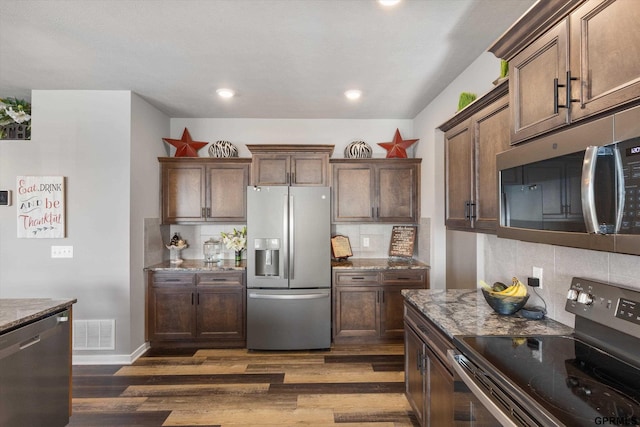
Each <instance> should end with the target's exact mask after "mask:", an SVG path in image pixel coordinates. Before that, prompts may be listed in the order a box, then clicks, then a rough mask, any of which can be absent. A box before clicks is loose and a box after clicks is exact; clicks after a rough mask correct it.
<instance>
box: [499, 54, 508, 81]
mask: <svg viewBox="0 0 640 427" xmlns="http://www.w3.org/2000/svg"><path fill="white" fill-rule="evenodd" d="M508 75H509V62H507V61H505V60H504V59H501V60H500V78H501V79H503V78H505V77H507V76H508Z"/></svg>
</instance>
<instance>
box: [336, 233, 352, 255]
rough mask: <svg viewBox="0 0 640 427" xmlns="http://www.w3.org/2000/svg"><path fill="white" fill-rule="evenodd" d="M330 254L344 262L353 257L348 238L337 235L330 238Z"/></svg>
mask: <svg viewBox="0 0 640 427" xmlns="http://www.w3.org/2000/svg"><path fill="white" fill-rule="evenodd" d="M331 254H332V255H333V257H334V258H335V259H337V260H339V261H344V260H346V259H347V258H349V257H350V256H353V252H352V251H351V242H350V241H349V237H347V236H342V235H337V236H333V237H332V238H331Z"/></svg>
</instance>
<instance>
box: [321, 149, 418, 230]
mask: <svg viewBox="0 0 640 427" xmlns="http://www.w3.org/2000/svg"><path fill="white" fill-rule="evenodd" d="M421 161H422V159H357V160H354V159H332V160H331V170H332V175H333V178H332V180H333V186H332V191H331V197H332V222H334V223H340V222H382V223H411V224H415V223H417V222H418V221H419V219H420V163H421Z"/></svg>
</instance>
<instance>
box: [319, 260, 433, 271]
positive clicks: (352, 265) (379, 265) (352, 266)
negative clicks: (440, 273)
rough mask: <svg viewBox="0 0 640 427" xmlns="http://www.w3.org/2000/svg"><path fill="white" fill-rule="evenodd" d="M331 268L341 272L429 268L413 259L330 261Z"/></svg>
mask: <svg viewBox="0 0 640 427" xmlns="http://www.w3.org/2000/svg"><path fill="white" fill-rule="evenodd" d="M331 267H332V268H333V269H334V270H335V269H341V270H396V269H397V270H406V269H419V270H424V269H429V266H428V265H427V264H425V263H423V262H420V261H418V260H415V259H409V260H403V259H396V258H349V259H348V260H346V261H335V260H334V261H331Z"/></svg>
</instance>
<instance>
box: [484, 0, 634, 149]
mask: <svg viewBox="0 0 640 427" xmlns="http://www.w3.org/2000/svg"><path fill="white" fill-rule="evenodd" d="M639 20H640V2H637V1H633V0H631V1H630V0H586V1H585V0H552V1H546V2H539V3H537V4H536V5H535V6H534V7H533V8H531V9H530V10H529V12H528V13H527V14H525V15H524V16H523V17H522V18H521V19H520V20H519V21H518V22H516V23H515V24H514V25H513V26H512V27H511V28H510V29H509V31H507V32H506V33H505V34H504V36H503V37H501V38H500V39H499V40H498V41H496V43H494V45H492V46H491V47H490V48H489V51H491V52H493V53H494V54H495V55H496V56H497V57H499V58H502V59H506V60H508V61H509V76H510V84H509V94H510V108H511V143H512V144H515V143H518V142H522V141H525V140H528V139H530V138H533V137H536V136H538V135H542V134H544V133H546V132H549V131H552V130H554V129H557V128H560V127H562V126H566V125H568V124H570V123H573V122H576V121H580V120H583V119H586V118H589V117H594V116H596V115H598V114H600V113H605V112H608V111H613V110H618V109H622V108H626V107H627V106H629V105H630V104H631V103H634V102H636V101H638V100H640V62H639V59H638V58H640V31H635V29H636V28H637V26H638V24H637V23H638V22H639Z"/></svg>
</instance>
